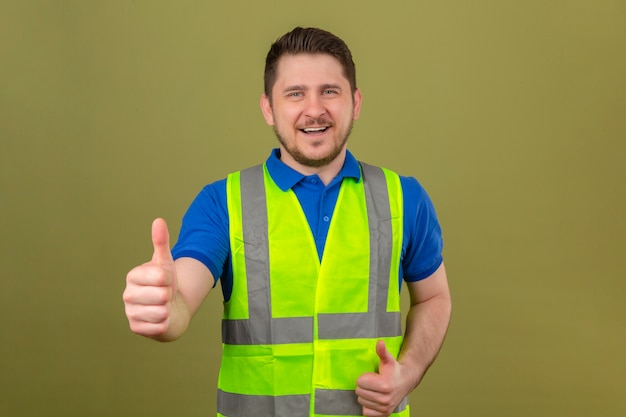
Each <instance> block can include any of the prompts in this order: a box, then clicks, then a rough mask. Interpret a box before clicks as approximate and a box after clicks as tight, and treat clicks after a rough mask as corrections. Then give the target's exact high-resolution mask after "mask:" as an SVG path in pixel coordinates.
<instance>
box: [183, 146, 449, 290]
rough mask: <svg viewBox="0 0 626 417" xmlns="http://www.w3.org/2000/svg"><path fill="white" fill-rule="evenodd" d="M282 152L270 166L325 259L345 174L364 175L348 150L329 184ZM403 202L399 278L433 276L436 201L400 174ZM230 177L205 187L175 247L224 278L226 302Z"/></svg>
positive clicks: (437, 243) (438, 254) (437, 254)
mask: <svg viewBox="0 0 626 417" xmlns="http://www.w3.org/2000/svg"><path fill="white" fill-rule="evenodd" d="M279 158H280V150H279V149H274V150H272V153H271V154H270V156H269V158H268V159H267V161H266V165H267V169H268V172H269V174H270V176H271V177H272V179H273V180H274V182H275V183H276V185H278V187H279V188H280V189H281V190H283V191H287V190H289V189H292V190H293V191H294V193H295V194H296V196H297V197H298V200H299V201H300V204H301V205H302V209H303V211H304V214H305V216H306V218H307V220H308V222H309V226H310V227H311V232H312V233H313V237H314V239H315V244H316V246H317V253H318V256H319V258H320V259H321V258H322V256H323V253H324V245H325V243H326V237H327V236H328V228H329V226H330V220H331V218H332V215H333V211H334V208H335V204H336V202H337V197H338V196H339V188H340V186H341V182H342V181H343V179H344V178H347V177H352V178H356V179H357V180H360V179H361V171H360V169H359V163H358V161H357V160H356V159H355V158H354V156H353V155H352V154H351V153H350V152H349V151H348V152H347V153H346V160H345V162H344V165H343V167H342V168H341V170H340V171H339V174H338V175H337V176H336V177H335V178H334V179H333V180H332V181H331V182H330V183H329V184H328V185H324V183H323V182H322V181H321V180H320V178H319V177H318V176H317V175H309V176H307V175H303V174H301V173H299V172H297V171H295V170H294V169H292V168H290V167H288V166H287V165H285V164H284V163H283V162H282V161H281V160H280V159H279ZM400 183H401V186H402V192H403V202H404V235H403V242H402V254H401V263H400V270H399V271H398V279H400V280H402V279H404V280H405V281H409V282H413V281H418V280H420V279H424V278H426V277H428V276H430V275H431V274H432V273H433V272H435V271H436V270H437V268H438V267H439V266H440V265H441V263H442V261H443V257H442V249H443V240H442V236H441V228H440V226H439V222H438V220H437V216H436V213H435V209H434V207H433V204H432V202H431V200H430V198H429V197H428V194H426V191H425V190H424V189H423V188H422V186H421V185H420V184H419V183H418V182H417V180H416V179H415V178H413V177H405V176H400ZM227 207H228V206H227V202H226V179H222V180H219V181H216V182H214V183H212V184H209V185H207V186H205V187H204V188H203V189H202V190H201V191H200V193H199V194H198V195H197V196H196V198H195V199H194V201H193V202H192V203H191V205H190V206H189V209H188V210H187V212H186V213H185V216H184V217H183V222H182V227H181V230H180V235H179V237H178V241H177V242H176V244H175V245H174V248H173V249H172V256H173V257H174V259H178V258H183V257H189V258H194V259H196V260H198V261H200V262H202V263H203V264H204V265H206V267H207V268H209V270H210V271H211V273H212V274H213V277H215V281H216V282H217V280H218V279H221V282H222V291H223V293H224V300H228V299H229V298H230V293H231V290H232V280H233V275H232V268H231V261H230V243H229V242H230V238H229V231H228V228H229V225H228V208H227Z"/></svg>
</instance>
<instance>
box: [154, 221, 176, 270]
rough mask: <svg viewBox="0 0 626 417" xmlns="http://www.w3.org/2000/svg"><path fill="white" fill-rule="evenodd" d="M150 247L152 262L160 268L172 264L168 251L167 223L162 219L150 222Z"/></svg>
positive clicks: (170, 253)
mask: <svg viewBox="0 0 626 417" xmlns="http://www.w3.org/2000/svg"><path fill="white" fill-rule="evenodd" d="M152 246H153V247H154V253H153V254H152V262H156V263H158V264H159V265H161V266H167V265H170V264H171V263H173V262H174V260H173V259H172V252H171V251H170V233H169V231H168V229H167V223H166V222H165V220H163V219H155V220H154V221H153V222H152Z"/></svg>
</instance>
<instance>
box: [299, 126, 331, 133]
mask: <svg viewBox="0 0 626 417" xmlns="http://www.w3.org/2000/svg"><path fill="white" fill-rule="evenodd" d="M302 130H304V131H305V132H307V133H309V132H323V131H324V130H326V128H325V127H307V128H305V129H302Z"/></svg>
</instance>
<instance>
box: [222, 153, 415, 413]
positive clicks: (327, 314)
mask: <svg viewBox="0 0 626 417" xmlns="http://www.w3.org/2000/svg"><path fill="white" fill-rule="evenodd" d="M361 171H362V178H363V181H360V180H357V179H354V178H345V179H344V180H343V182H342V184H341V188H340V191H339V196H338V199H337V203H336V206H335V210H334V213H333V216H332V219H331V224H330V227H329V231H328V237H327V240H326V245H325V248H324V254H323V257H322V260H321V262H320V260H319V256H318V254H317V251H316V246H315V241H314V238H313V234H312V233H311V228H310V226H309V224H308V222H307V219H306V217H305V214H304V211H303V210H302V207H301V206H300V203H299V201H298V199H297V197H296V195H295V193H294V192H293V191H292V190H288V191H286V192H285V191H282V190H281V189H280V188H279V187H278V186H277V185H276V184H275V183H274V181H273V180H272V178H271V177H270V175H269V173H268V171H267V167H266V166H265V165H258V166H256V167H253V168H249V169H247V170H244V171H241V172H236V173H233V174H230V175H229V176H228V178H227V191H226V192H227V200H228V213H229V221H230V247H231V256H232V268H233V288H232V295H231V297H230V299H229V300H228V301H227V302H225V303H224V317H223V321H222V342H223V343H222V347H223V352H222V364H221V369H220V374H219V380H218V396H217V408H218V410H217V411H218V416H227V417H266V416H278V417H311V416H360V415H362V406H361V405H360V404H359V403H358V402H357V396H356V394H355V389H356V381H357V379H358V378H359V376H360V375H362V374H363V373H365V372H376V371H377V368H378V363H379V358H378V356H377V355H376V350H375V349H376V348H375V347H376V342H377V341H378V340H384V341H385V343H386V345H387V348H388V349H389V351H390V352H391V353H392V354H393V355H394V356H395V357H397V355H398V352H399V350H400V345H401V343H402V328H401V327H402V326H401V314H400V295H399V288H398V285H399V280H398V271H399V262H400V253H401V248H402V227H403V223H402V217H403V214H402V207H403V203H402V190H401V186H400V179H399V177H398V175H397V174H395V173H393V172H391V171H389V170H386V169H382V168H377V167H373V166H370V165H366V164H361ZM408 415H409V406H408V401H407V399H406V398H405V399H404V400H403V401H402V403H401V404H400V405H399V406H398V407H397V409H396V410H395V412H394V414H392V416H403V417H404V416H408Z"/></svg>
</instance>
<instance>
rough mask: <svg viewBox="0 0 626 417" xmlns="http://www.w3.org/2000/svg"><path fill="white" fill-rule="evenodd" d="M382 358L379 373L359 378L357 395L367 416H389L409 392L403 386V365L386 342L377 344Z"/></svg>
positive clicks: (377, 349) (378, 352) (378, 353)
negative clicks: (390, 350) (388, 348)
mask: <svg viewBox="0 0 626 417" xmlns="http://www.w3.org/2000/svg"><path fill="white" fill-rule="evenodd" d="M376 354H377V355H378V357H379V358H380V362H379V365H378V373H376V372H367V373H364V374H363V375H361V376H360V377H359V379H357V382H356V383H357V387H356V395H357V397H358V401H359V404H361V405H362V406H363V415H364V416H367V417H387V416H389V415H390V414H391V413H393V410H394V409H395V408H396V407H397V406H398V404H400V402H401V401H402V400H403V399H404V397H405V396H406V395H407V394H408V390H407V388H406V387H403V386H402V365H401V364H400V363H399V362H398V361H396V359H395V358H394V357H393V355H392V354H391V353H390V352H389V351H388V350H387V346H385V342H384V341H382V340H379V341H378V343H377V344H376Z"/></svg>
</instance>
